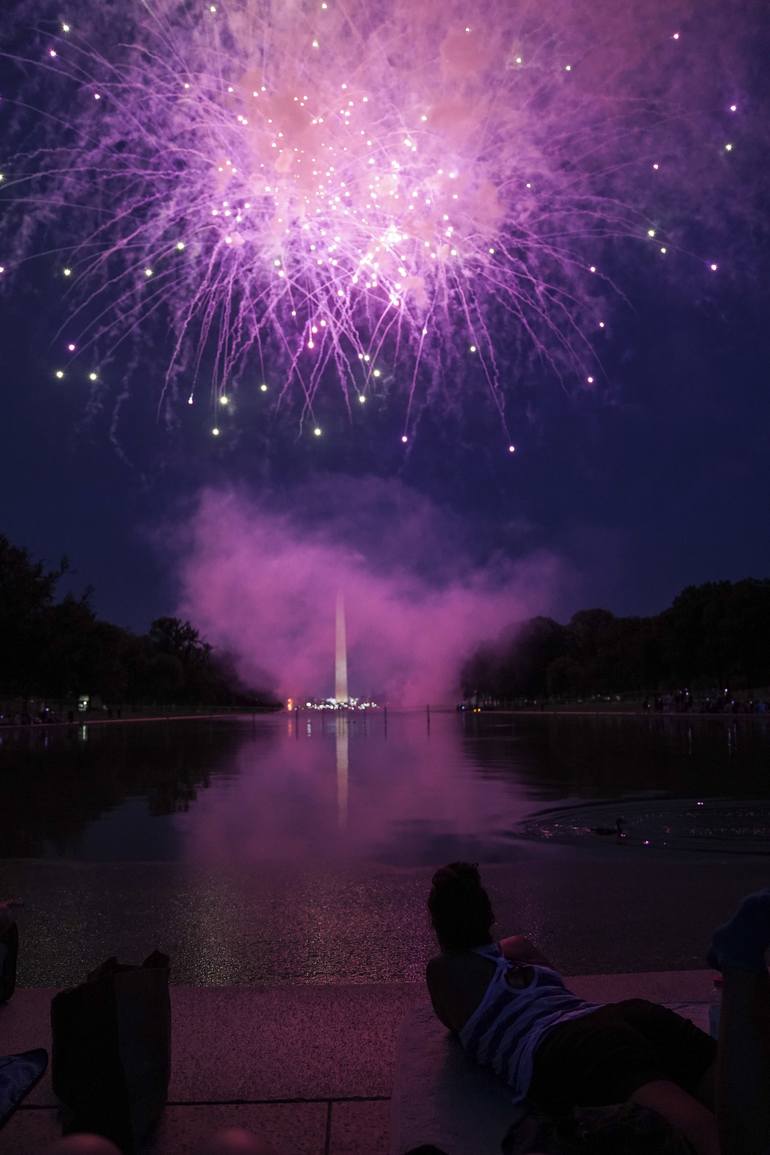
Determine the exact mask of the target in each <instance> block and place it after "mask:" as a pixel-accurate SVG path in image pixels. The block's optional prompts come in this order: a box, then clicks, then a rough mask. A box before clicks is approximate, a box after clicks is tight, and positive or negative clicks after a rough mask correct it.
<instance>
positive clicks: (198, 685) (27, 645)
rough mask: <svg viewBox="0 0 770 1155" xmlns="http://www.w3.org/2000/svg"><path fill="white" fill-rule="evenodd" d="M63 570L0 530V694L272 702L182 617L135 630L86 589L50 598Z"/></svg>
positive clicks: (0, 697) (149, 701)
mask: <svg viewBox="0 0 770 1155" xmlns="http://www.w3.org/2000/svg"><path fill="white" fill-rule="evenodd" d="M68 568H69V567H68V563H67V561H66V559H65V560H63V561H62V562H61V564H60V565H59V566H58V567H56V568H55V569H47V568H46V567H45V566H44V565H43V563H42V562H38V561H35V560H34V559H33V558H32V557H30V555H29V553H28V551H27V550H25V549H22V548H20V547H18V546H15V545H13V544H12V543H11V542H10V541H9V540H8V539H7V538H6V537H3V536H2V535H0V701H5V702H9V701H21V702H28V701H30V700H32V699H44V700H47V701H54V702H59V703H65V702H73V701H74V700H75V699H76V698H77V697H78V696H79V695H81V694H87V695H90V696H91V697H93V698H97V699H98V700H100V701H101V702H102V703H104V704H108V703H109V704H110V705H112V704H121V703H125V704H131V705H133V706H141V705H155V704H163V705H168V704H175V705H180V706H201V705H206V706H256V705H263V704H264V705H276V704H277V703H276V700H275V695H274V694H273V693H272V692H271V691H270V689H269V688H268V687H266V688H265V689H264V690H257V691H252V690H250V689H248V688H246V687H245V686H244V685H243V683H242V682H241V681H240V679H239V677H238V675H237V673H236V670H235V667H234V664H233V662H232V661H231V660H230V658H229V657H228V655H226V654H223V653H218V652H217V651H215V650H214V649H213V647H212V646H210V645H209V644H208V643H207V642H206V641H205V640H204V639H203V638H201V636H200V635H199V633H198V631H197V630H196V629H195V628H194V627H193V626H192V625H190V623H189V622H186V621H182V620H180V619H179V618H174V617H163V618H158V619H156V620H155V621H154V622H153V623H152V625H151V626H150V629H149V631H148V633H146V634H135V633H132V632H131V631H130V630H126V629H123V628H122V627H120V626H116V625H113V624H112V623H111V622H106V621H102V620H100V619H99V618H98V617H97V616H96V613H95V612H94V610H93V608H92V606H91V598H92V594H93V591H92V590H90V589H89V590H86V591H85V592H84V593H83V594H82V595H80V596H79V597H76V596H74V595H72V594H67V595H66V596H64V597H62V598H60V599H57V587H58V585H59V582H60V581H61V579H62V577H63V576H64V575H65V573H66V572H67V570H68Z"/></svg>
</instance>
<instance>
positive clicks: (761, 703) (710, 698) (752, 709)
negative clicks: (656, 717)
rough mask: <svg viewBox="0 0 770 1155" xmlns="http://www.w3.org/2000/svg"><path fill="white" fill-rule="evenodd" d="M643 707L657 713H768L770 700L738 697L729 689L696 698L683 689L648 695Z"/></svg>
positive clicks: (646, 710)
mask: <svg viewBox="0 0 770 1155" xmlns="http://www.w3.org/2000/svg"><path fill="white" fill-rule="evenodd" d="M642 709H643V710H644V711H645V712H648V711H649V712H652V713H656V714H690V713H692V714H767V713H768V711H770V702H768V701H766V699H764V698H755V697H753V696H752V695H749V696H748V697H745V698H737V697H736V696H735V695H734V694H733V693H732V691H731V690H729V689H724V690H722V691H721V692H720V693H716V692H714V693H711V694H706V695H705V697H700V698H695V697H694V696H693V695H692V694H691V693H690V691H689V690H687V689H683V690H674V691H672V692H670V693H665V694H656V695H655V696H654V697H647V698H645V699H644V702H643V703H642Z"/></svg>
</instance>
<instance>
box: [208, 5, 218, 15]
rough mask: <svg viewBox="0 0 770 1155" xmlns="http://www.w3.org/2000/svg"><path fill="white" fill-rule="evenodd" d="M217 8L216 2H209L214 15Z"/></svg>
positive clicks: (210, 10)
mask: <svg viewBox="0 0 770 1155" xmlns="http://www.w3.org/2000/svg"><path fill="white" fill-rule="evenodd" d="M216 10H217V6H216V4H209V12H211V14H212V15H214V13H215V12H216Z"/></svg>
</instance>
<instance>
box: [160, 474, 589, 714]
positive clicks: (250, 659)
mask: <svg viewBox="0 0 770 1155" xmlns="http://www.w3.org/2000/svg"><path fill="white" fill-rule="evenodd" d="M393 484H394V483H390V486H389V485H388V484H387V483H381V482H374V481H369V482H366V481H364V482H361V481H353V480H351V479H346V480H337V481H334V482H331V481H330V482H328V483H326V485H325V486H322V491H323V493H324V497H325V500H326V502H327V508H328V510H329V511H330V512H329V514H328V516H327V517H325V518H323V519H321V518H320V516H319V518H318V519H314V520H310V521H309V520H308V517H307V512H306V511H303V515H302V517H301V518H300V517H299V516H298V515H297V514H294V515H288V514H282V513H277V512H274V511H271V510H270V509H269V508H268V507H267V506H266V505H265V504H262V505H257V504H255V503H253V502H251V501H250V500H248V499H247V498H245V497H243V496H239V495H238V494H236V493H234V492H231V491H230V492H224V491H215V490H209V491H206V492H204V493H203V494H202V496H201V498H200V501H199V504H198V508H197V511H196V513H195V515H194V516H193V518H192V519H191V522H190V524H189V526H188V527H187V529H186V531H185V534H184V540H183V546H182V555H181V559H180V563H179V568H180V579H181V587H182V596H181V603H180V612H181V613H182V614H184V615H185V616H186V617H189V618H190V619H191V620H192V621H194V623H195V624H196V626H198V627H199V628H200V630H201V631H202V633H203V634H204V636H205V637H207V638H208V639H209V640H210V641H211V642H213V643H214V644H215V645H217V646H219V647H222V648H223V649H225V650H228V651H230V652H231V653H232V654H233V655H234V656H235V658H236V661H237V664H238V668H239V670H240V672H241V674H242V676H243V678H244V679H245V680H246V682H248V683H251V684H259V683H260V681H262V684H264V675H265V673H267V674H268V675H269V677H270V679H271V680H272V682H273V684H274V685H275V686H276V687H277V688H278V690H279V692H280V693H281V694H282V695H283V696H284V697H288V696H292V697H294V698H297V697H302V696H313V697H328V696H332V695H333V692H334V681H333V675H334V665H333V663H334V612H335V601H336V597H337V592H338V590H341V591H342V592H343V594H344V597H345V602H346V612H347V626H348V650H349V668H350V693H351V695H354V696H356V697H365V696H367V695H369V694H374V695H377V696H378V700H380V701H388V702H390V703H391V704H400V705H415V704H424V703H426V702H433V703H438V702H451V701H453V700H454V698H455V695H456V694H457V691H458V676H459V670H460V665H461V663H462V660H463V658H464V657H465V656H466V655H467V654H468V653H469V652H470V650H472V649H473V647H474V646H475V645H476V644H477V643H478V642H479V641H481V640H482V639H485V638H488V637H490V636H496V635H497V634H498V633H499V632H500V631H501V630H502V629H504V628H505V627H507V626H508V625H510V623H511V622H514V621H518V620H522V619H523V618H526V617H528V616H531V615H532V614H535V613H542V612H545V611H546V610H548V609H549V608H551V607H552V605H553V604H554V601H555V599H556V598H557V597H558V596H559V594H560V593H561V592H562V591H563V589H564V587H565V585H566V583H567V580H568V579H567V575H566V574H565V572H564V568H563V566H562V565H561V563H560V562H559V560H558V559H557V558H556V557H555V556H554V555H552V554H549V553H546V552H542V553H535V554H534V555H531V556H528V557H526V558H524V559H523V560H520V561H516V562H512V561H510V560H506V559H504V558H502V557H500V558H494V557H493V558H488V559H486V561H485V563H484V564H483V565H482V564H480V563H478V562H474V561H473V560H472V553H471V550H470V548H469V546H468V543H467V542H464V541H463V535H462V532H461V530H460V529H459V527H458V525H457V524H456V523H455V522H454V521H453V519H452V518H451V517H449V516H447V515H445V514H442V513H441V512H440V511H438V510H437V509H436V508H435V507H433V506H432V505H431V504H430V503H429V502H427V501H426V500H425V499H424V498H418V497H417V496H416V495H414V494H410V492H409V491H408V490H406V489H404V488H403V487H397V490H398V494H399V501H398V502H397V503H396V504H395V505H389V503H388V502H387V501H383V502H381V503H380V509H379V515H378V516H375V515H374V514H373V511H374V510H377V509H378V500H377V499H378V495H379V497H380V498H382V497H383V495H384V494H386V493H387V492H388V491H389V489H390V488H391V487H392V485H393ZM310 493H311V494H312V496H309V497H308V506H309V508H310V509H315V507H316V505H315V503H317V502H318V487H314V488H313V490H311V491H310ZM410 498H411V501H410V500H409V499H410ZM294 506H295V509H302V508H303V502H302V497H301V494H300V495H299V496H297V495H295V497H294ZM409 506H410V507H411V508H408V507H409ZM399 510H406V512H404V513H403V515H402V514H400V513H399V512H398V511H399ZM367 521H368V527H366V528H360V527H362V525H363V523H364V522H367ZM359 529H360V532H359ZM353 542H355V544H352V543H353ZM407 559H408V560H407ZM429 570H430V571H432V572H431V574H430V576H429V574H428V571H429Z"/></svg>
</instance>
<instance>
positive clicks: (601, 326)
mask: <svg viewBox="0 0 770 1155" xmlns="http://www.w3.org/2000/svg"><path fill="white" fill-rule="evenodd" d="M604 327H605V325H604V321H600V322H599V328H600V329H603V328H604Z"/></svg>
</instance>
